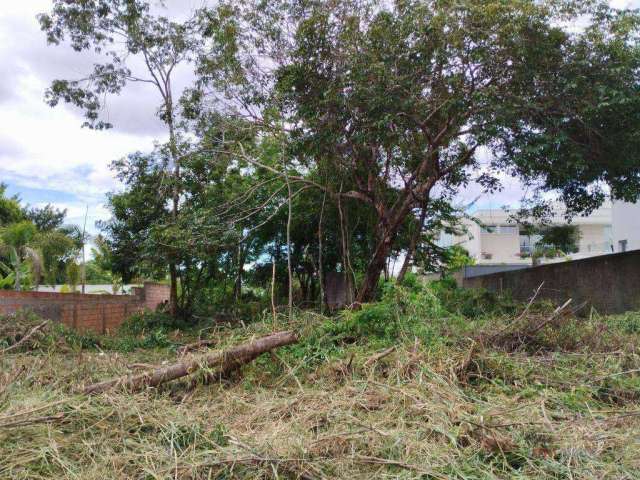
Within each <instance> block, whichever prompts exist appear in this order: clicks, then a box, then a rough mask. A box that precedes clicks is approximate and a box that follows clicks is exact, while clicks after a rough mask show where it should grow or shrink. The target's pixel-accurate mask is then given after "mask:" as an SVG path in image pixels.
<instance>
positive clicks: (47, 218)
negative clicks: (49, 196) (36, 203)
mask: <svg viewBox="0 0 640 480" xmlns="http://www.w3.org/2000/svg"><path fill="white" fill-rule="evenodd" d="M25 216H26V217H27V219H29V220H31V221H32V222H33V224H34V225H35V226H36V228H37V229H38V231H40V232H48V231H52V230H58V229H59V228H61V227H62V225H63V223H64V219H65V217H66V216H67V209H66V208H65V209H64V210H59V209H57V208H55V207H54V206H53V205H51V204H47V205H45V206H44V207H42V208H38V207H33V208H30V209H28V210H26V211H25Z"/></svg>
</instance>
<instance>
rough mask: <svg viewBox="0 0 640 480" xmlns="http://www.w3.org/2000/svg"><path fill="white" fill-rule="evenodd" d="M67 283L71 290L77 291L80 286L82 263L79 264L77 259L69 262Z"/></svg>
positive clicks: (66, 270)
mask: <svg viewBox="0 0 640 480" xmlns="http://www.w3.org/2000/svg"><path fill="white" fill-rule="evenodd" d="M65 273H66V280H67V285H69V288H70V290H71V292H75V291H76V290H77V288H78V284H79V283H80V273H81V269H80V265H78V264H77V263H76V262H75V261H70V262H68V263H67V266H66V268H65Z"/></svg>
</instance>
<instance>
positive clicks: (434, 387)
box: [0, 316, 640, 480]
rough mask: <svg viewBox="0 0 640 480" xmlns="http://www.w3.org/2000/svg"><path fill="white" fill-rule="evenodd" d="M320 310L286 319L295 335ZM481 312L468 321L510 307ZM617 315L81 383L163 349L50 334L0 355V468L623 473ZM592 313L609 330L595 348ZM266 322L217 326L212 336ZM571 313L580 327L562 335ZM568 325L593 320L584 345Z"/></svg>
mask: <svg viewBox="0 0 640 480" xmlns="http://www.w3.org/2000/svg"><path fill="white" fill-rule="evenodd" d="M535 318H536V320H535V321H536V322H538V321H539V318H540V317H539V316H538V317H535ZM323 321H324V320H323V319H321V318H310V317H308V316H307V317H306V318H303V319H301V320H299V322H298V323H297V324H296V325H295V326H296V327H298V328H300V329H301V330H302V331H303V332H304V334H305V335H306V336H309V334H310V333H309V332H312V331H314V329H317V325H319V324H320V323H321V322H323ZM429 321H430V320H428V319H425V322H429ZM634 321H635V320H634ZM495 322H496V324H495V325H494V326H493V327H492V326H491V323H488V324H485V325H484V327H483V328H484V329H485V331H491V329H493V331H499V330H500V329H501V328H503V327H505V326H506V327H508V326H509V325H512V324H513V320H510V319H496V320H495ZM625 322H626V321H625V320H624V319H619V318H616V319H597V318H594V319H591V320H575V322H574V323H571V324H568V323H567V322H562V324H559V323H558V322H550V324H549V326H548V328H547V327H545V328H541V329H540V332H536V333H539V334H540V338H539V340H540V341H541V342H542V341H543V340H544V342H545V343H544V345H545V348H544V349H537V350H536V351H535V353H532V352H531V351H528V350H527V349H520V348H518V349H511V350H512V351H508V349H507V350H506V349H504V348H498V346H492V345H482V346H479V344H478V342H477V341H476V340H471V336H469V335H466V334H460V335H459V336H458V337H452V338H449V339H447V341H445V342H434V343H426V342H425V341H423V340H421V339H417V338H409V337H402V338H399V339H397V341H396V342H397V343H396V344H395V347H396V348H395V349H394V350H393V351H391V352H385V350H386V349H387V348H389V347H390V346H391V345H390V344H386V345H380V344H375V346H373V345H372V344H370V343H367V342H360V343H351V344H339V345H337V346H335V348H334V349H333V350H332V351H331V353H327V355H326V357H323V358H322V359H321V360H318V355H317V354H316V355H315V356H313V358H312V357H311V356H310V355H309V354H308V352H309V351H314V352H316V351H317V349H318V348H320V347H317V346H316V347H314V349H311V348H310V347H309V345H304V344H303V345H300V346H296V347H290V348H287V349H283V350H280V351H278V352H277V356H275V355H274V356H271V357H270V356H264V357H262V358H260V359H259V360H258V361H257V362H255V363H254V364H253V365H251V366H247V367H245V368H244V369H243V371H242V372H241V373H240V374H237V375H235V376H233V377H231V378H228V379H225V380H224V381H222V382H220V381H217V382H215V383H209V384H207V385H202V384H199V385H197V386H195V387H191V388H190V386H189V384H188V383H187V382H183V383H180V382H178V383H176V384H173V385H171V386H168V387H166V388H163V389H160V390H148V391H146V392H144V393H141V394H136V395H130V394H127V393H126V392H111V393H109V394H105V395H102V396H95V397H86V396H82V395H78V394H76V393H74V392H75V391H76V387H77V386H79V385H82V384H84V383H89V382H91V381H95V380H100V379H105V378H108V377H111V376H114V375H121V374H124V373H126V372H129V371H132V369H136V370H138V369H140V368H144V364H159V363H161V362H162V361H165V360H173V359H174V358H175V357H176V354H175V352H174V351H172V350H170V349H158V350H137V351H134V352H132V353H126V354H123V353H121V352H118V351H113V350H105V351H100V350H96V349H91V350H86V349H81V348H77V347H73V346H69V345H66V346H61V345H60V343H59V342H53V343H51V344H49V345H50V346H49V347H47V348H44V349H43V348H40V349H36V350H27V351H22V352H20V353H15V354H14V353H12V354H8V355H4V356H1V357H0V478H12V479H40V478H65V479H66V478H68V479H83V480H84V479H96V480H97V479H104V478H131V479H171V478H174V479H209V478H215V479H229V478H243V479H262V478H308V479H323V478H327V479H328V478H344V479H354V478H362V479H364V478H367V479H368V478H405V479H413V478H416V479H417V478H422V479H440V478H443V479H444V478H460V479H476V478H477V479H481V478H482V479H489V478H501V479H502V478H503V479H507V478H531V479H533V478H535V479H537V478H554V479H560V478H567V479H603V478H611V479H624V478H629V479H631V478H640V474H639V473H638V472H640V456H638V453H637V452H638V451H639V450H638V449H639V447H640V394H639V392H640V390H639V386H640V380H639V378H640V377H638V373H637V369H638V368H640V358H639V357H638V355H637V353H636V352H635V347H634V345H637V340H638V335H637V333H635V332H633V331H629V330H630V329H628V328H627V329H626V330H625V328H626V327H625V326H626V325H627V323H625ZM303 324H304V325H303ZM499 325H500V326H499ZM616 325H617V326H616ZM283 326H284V325H278V327H280V328H281V327H283ZM445 326H446V325H445ZM598 326H600V327H601V328H600V330H599V329H598V328H599V327H598ZM604 326H606V330H607V331H609V332H611V339H613V338H614V337H615V338H616V339H618V340H624V341H619V342H618V341H617V340H616V342H614V341H613V340H611V341H610V342H609V343H610V344H609V346H610V347H611V348H607V345H606V344H604V343H603V342H605V343H606V340H607V337H606V336H604V335H603V334H602V331H603V330H602V328H604ZM275 328H276V326H274V325H272V324H271V323H268V324H262V323H259V324H255V325H253V326H251V327H250V328H249V329H248V330H245V329H240V328H238V329H229V330H226V331H225V332H223V333H221V336H220V342H219V345H220V347H223V346H224V345H228V344H231V343H237V342H238V341H239V340H240V339H242V338H246V337H247V336H250V335H251V334H253V333H256V332H262V331H269V330H272V329H275ZM446 328H447V331H450V328H451V327H450V326H446ZM562 329H568V330H567V332H564V333H563V331H562ZM572 329H573V330H575V329H578V331H580V332H581V335H582V336H581V337H580V338H582V342H583V343H580V344H573V346H572V347H571V348H570V349H566V348H564V347H565V346H566V345H570V346H571V345H572V344H571V342H569V343H567V338H568V337H575V335H574V334H572V333H571V331H572ZM613 330H615V332H614V331H613ZM585 332H587V333H588V332H594V334H593V335H591V337H594V336H595V335H599V336H600V337H603V338H604V340H602V339H600V347H599V348H598V352H592V349H591V347H590V346H589V345H588V343H589V342H588V341H587V340H586V338H587V337H588V335H587V334H586V333H585ZM598 332H600V333H598ZM614 333H615V335H614ZM187 340H188V339H184V342H183V343H188V341H187ZM554 342H555V343H554ZM563 342H564V343H563ZM553 345H556V347H558V348H556V349H554V348H552V347H553ZM381 352H384V353H386V355H384V356H382V357H381V358H379V359H376V358H375V355H376V354H378V353H381ZM372 358H373V360H372Z"/></svg>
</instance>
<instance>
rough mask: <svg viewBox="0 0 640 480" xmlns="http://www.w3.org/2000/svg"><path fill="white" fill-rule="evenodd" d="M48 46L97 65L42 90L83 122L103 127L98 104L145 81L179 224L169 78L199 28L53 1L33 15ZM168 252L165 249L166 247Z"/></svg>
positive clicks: (109, 6)
mask: <svg viewBox="0 0 640 480" xmlns="http://www.w3.org/2000/svg"><path fill="white" fill-rule="evenodd" d="M38 19H39V21H40V26H41V28H42V30H43V31H44V32H45V33H46V35H47V40H48V42H49V43H51V44H55V45H57V44H60V43H62V42H64V41H68V42H69V43H70V46H71V47H72V48H73V49H74V50H76V51H78V52H92V53H93V54H94V55H95V56H96V57H97V58H99V59H100V60H101V63H96V64H95V65H94V68H93V70H92V71H90V72H88V73H87V74H86V76H83V77H80V78H74V79H62V80H55V81H54V82H53V83H52V85H51V87H50V88H49V89H48V90H47V93H46V98H47V101H48V103H49V104H50V105H52V106H55V105H57V104H58V103H59V102H60V101H64V102H67V103H71V104H73V105H75V106H77V107H79V108H81V109H82V110H84V112H85V118H86V121H85V123H84V126H87V127H90V128H98V129H103V128H110V127H111V124H110V123H109V122H108V121H106V120H105V119H104V118H103V110H102V109H103V102H104V100H105V98H106V97H108V96H109V95H118V94H120V93H121V92H122V90H123V89H124V88H125V87H126V86H127V85H128V84H131V83H138V82H141V83H144V84H148V85H150V86H151V87H152V88H153V89H155V91H156V92H157V93H158V96H159V108H158V111H157V115H158V116H159V117H160V119H161V120H162V121H163V122H164V124H165V125H166V127H167V136H168V142H167V149H168V153H169V158H170V160H171V162H170V163H169V164H168V165H167V167H166V168H167V172H166V175H165V177H166V179H167V180H166V182H165V183H164V184H163V187H162V188H163V189H167V190H170V191H171V195H170V201H171V205H172V207H171V221H172V222H173V223H174V224H176V223H177V222H178V215H179V206H180V196H181V186H180V179H181V175H180V164H181V160H182V156H183V155H184V152H182V151H181V149H180V136H179V125H178V124H179V113H180V112H179V105H178V98H179V95H181V93H182V92H175V85H174V78H175V75H176V71H177V69H178V68H179V67H180V66H181V65H182V64H187V63H189V62H190V60H191V59H192V57H193V56H194V55H196V53H197V51H198V42H199V36H198V34H197V32H198V27H197V25H196V23H195V22H194V21H193V19H187V20H185V21H182V22H175V21H171V20H169V19H168V18H167V17H165V16H162V15H157V14H155V12H153V11H152V8H151V6H150V4H149V2H146V1H142V0H83V1H79V2H69V1H67V0H54V1H53V7H52V9H51V12H50V13H47V14H41V15H40V16H39V17H38ZM167 256H168V257H170V256H171V255H170V252H167ZM168 266H169V274H170V278H171V295H170V301H169V303H170V308H171V311H172V312H173V313H175V312H176V308H177V275H178V274H177V268H176V265H175V263H174V262H169V264H168Z"/></svg>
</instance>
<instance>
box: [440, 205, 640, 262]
mask: <svg viewBox="0 0 640 480" xmlns="http://www.w3.org/2000/svg"><path fill="white" fill-rule="evenodd" d="M511 215H512V214H511V212H509V211H505V210H504V209H484V210H478V211H476V212H474V213H473V215H472V216H473V218H474V219H475V220H476V221H477V223H476V221H472V220H466V221H465V227H466V229H467V233H465V234H463V235H461V236H448V237H443V238H442V239H441V240H442V241H441V244H442V246H449V245H460V246H462V247H464V248H465V249H466V250H467V251H468V252H469V255H470V256H471V257H473V258H474V259H475V261H476V264H478V265H504V264H508V265H516V264H529V265H530V264H531V263H532V259H531V256H532V253H533V251H534V249H535V247H536V244H537V243H538V242H539V240H540V236H538V235H527V232H526V230H525V229H524V228H522V227H521V226H520V225H518V224H517V223H516V222H515V221H514V220H513V219H512V218H511ZM639 217H640V216H639ZM638 221H640V218H639V220H638ZM478 223H479V224H480V225H479V224H478ZM566 224H567V221H566V219H565V217H564V209H563V207H560V206H557V207H556V208H555V211H554V215H553V217H552V218H551V225H566ZM571 224H572V225H576V226H577V227H578V230H579V232H580V240H579V244H578V251H577V252H576V253H571V254H569V255H568V257H570V258H571V259H578V258H586V257H592V256H596V255H605V254H608V253H612V252H614V251H615V249H614V246H615V245H614V239H613V234H612V207H611V205H610V204H606V205H604V206H603V207H601V208H599V209H598V210H596V211H594V212H593V213H592V214H591V215H589V216H586V217H576V218H574V219H573V220H572V222H571ZM635 232H636V233H637V232H638V229H636V230H635ZM630 238H631V237H630ZM639 240H640V239H639V238H637V237H634V240H633V242H635V241H639ZM629 245H631V243H629ZM636 248H640V246H639V247H636ZM566 259H567V257H562V258H556V259H544V258H543V259H541V263H547V262H552V261H562V260H566Z"/></svg>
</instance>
